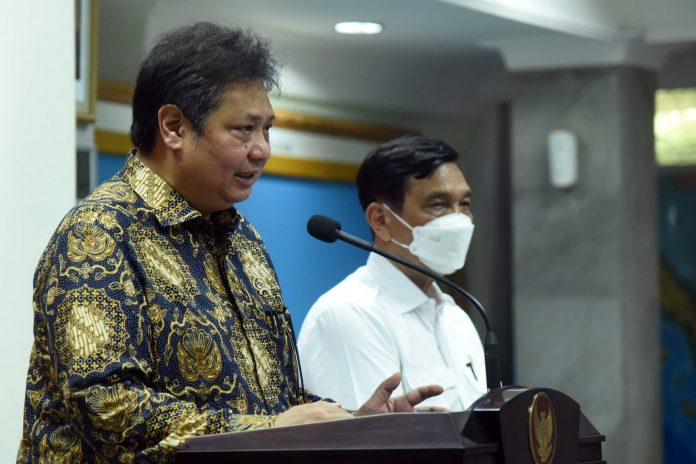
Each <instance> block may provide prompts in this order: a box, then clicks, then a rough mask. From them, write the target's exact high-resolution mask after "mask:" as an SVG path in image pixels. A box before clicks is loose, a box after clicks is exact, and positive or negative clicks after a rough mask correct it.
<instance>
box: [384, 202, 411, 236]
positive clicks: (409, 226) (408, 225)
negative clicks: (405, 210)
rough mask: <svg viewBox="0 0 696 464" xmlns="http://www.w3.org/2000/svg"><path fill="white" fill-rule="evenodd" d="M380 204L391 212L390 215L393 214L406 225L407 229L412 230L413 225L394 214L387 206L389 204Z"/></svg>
mask: <svg viewBox="0 0 696 464" xmlns="http://www.w3.org/2000/svg"><path fill="white" fill-rule="evenodd" d="M382 206H384V207H385V208H387V211H389V212H390V213H391V214H392V216H394V217H395V218H396V219H398V220H399V222H400V223H402V224H403V225H404V226H406V227H408V228H409V230H411V231H413V227H411V225H410V224H409V223H408V222H406V221H404V220H403V219H402V218H401V216H399V215H398V214H396V213H395V212H394V211H392V209H391V208H390V207H389V205H387V204H386V203H382ZM397 243H398V242H397Z"/></svg>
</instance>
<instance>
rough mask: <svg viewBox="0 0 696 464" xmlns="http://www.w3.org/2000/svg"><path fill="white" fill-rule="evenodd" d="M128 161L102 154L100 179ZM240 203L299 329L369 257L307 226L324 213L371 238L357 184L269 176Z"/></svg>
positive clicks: (121, 157)
mask: <svg viewBox="0 0 696 464" xmlns="http://www.w3.org/2000/svg"><path fill="white" fill-rule="evenodd" d="M125 159H126V158H124V157H123V156H114V155H106V154H100V155H99V161H98V168H97V173H98V174H97V178H98V180H99V183H101V182H103V181H105V180H107V179H109V178H110V177H111V176H112V175H114V174H115V173H116V172H117V171H118V170H119V169H120V168H121V167H122V166H123V163H124V161H125ZM237 207H238V209H239V210H240V211H241V212H242V214H244V215H245V216H246V217H247V219H249V221H250V222H251V223H252V224H253V225H254V226H255V227H256V229H257V230H258V231H259V233H260V234H261V237H262V238H263V240H264V242H265V243H266V247H267V248H268V251H269V253H270V255H271V259H272V260H273V264H274V266H275V268H276V271H277V272H278V279H279V280H280V285H281V289H282V292H283V296H284V298H285V304H286V305H287V306H288V308H290V311H291V313H292V319H293V324H294V325H295V329H296V330H297V331H298V332H299V330H300V327H301V325H302V321H303V320H304V317H305V315H306V314H307V311H308V310H309V307H310V306H311V305H312V303H313V302H314V301H315V300H316V299H317V298H318V297H319V296H320V295H321V294H322V293H324V292H325V291H326V290H328V289H329V288H331V287H332V286H333V285H335V284H336V283H338V282H339V281H341V279H343V278H344V277H345V276H346V275H348V274H349V273H350V272H352V271H353V270H354V269H355V268H356V267H358V266H360V265H362V264H364V262H365V260H366V259H367V252H364V251H362V250H358V249H355V248H353V247H351V246H349V245H347V244H345V243H343V242H337V243H333V244H328V243H324V242H320V241H318V240H316V239H314V238H312V237H311V236H309V234H308V233H307V228H306V225H307V220H308V219H309V218H310V217H311V216H312V215H313V214H324V215H326V216H330V217H333V218H334V219H336V220H338V221H339V222H340V223H341V225H342V228H343V230H345V231H346V232H349V233H352V234H354V235H358V236H359V237H362V238H364V239H366V240H369V239H370V237H371V236H370V229H369V227H368V226H367V224H366V223H365V220H364V216H363V212H362V208H361V207H360V204H359V202H358V195H357V190H356V188H355V186H354V185H353V184H349V183H343V182H325V181H314V180H305V179H299V178H289V177H280V176H271V175H264V176H262V177H261V179H260V180H259V181H258V183H257V184H256V185H255V186H254V191H253V193H252V195H251V197H250V198H249V199H248V200H246V201H244V202H242V203H240V204H238V205H237Z"/></svg>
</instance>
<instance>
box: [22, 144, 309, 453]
mask: <svg viewBox="0 0 696 464" xmlns="http://www.w3.org/2000/svg"><path fill="white" fill-rule="evenodd" d="M33 302H34V345H33V349H32V354H31V360H30V366H29V372H28V377H27V390H26V400H25V417H24V433H23V438H22V442H21V445H20V449H19V453H18V462H61V463H72V462H75V463H77V462H162V461H171V460H172V459H173V452H174V450H175V448H176V447H177V446H178V445H180V444H181V443H182V442H183V441H184V440H185V439H186V438H188V437H191V436H194V435H201V434H209V433H217V432H227V431H236V430H248V429H257V428H267V427H271V426H272V425H273V423H274V421H275V417H276V416H277V414H279V413H280V412H282V411H284V410H286V409H287V408H289V407H290V406H292V405H295V404H298V403H299V398H298V396H299V392H298V381H297V376H296V365H297V364H296V357H295V352H294V351H293V349H292V347H293V345H292V336H293V335H292V331H291V327H290V320H289V314H288V313H287V310H286V309H285V307H284V305H283V299H282V297H281V293H280V289H279V286H278V281H277V278H276V274H275V270H274V268H273V266H272V264H271V261H270V259H269V256H268V254H267V252H266V249H265V248H264V246H263V243H262V242H261V238H260V237H259V235H258V233H257V232H256V230H255V229H254V228H253V227H252V226H251V224H249V223H248V222H247V221H246V220H245V219H244V217H243V216H242V215H241V214H239V213H238V212H236V210H234V209H230V210H228V211H225V212H221V213H216V214H213V215H212V216H211V218H210V219H206V218H204V217H202V216H201V214H200V213H199V212H198V211H196V210H195V209H194V208H193V207H192V206H191V205H190V204H188V203H187V202H186V201H185V200H184V199H183V198H182V197H181V196H180V195H179V194H178V193H177V192H176V191H175V190H174V189H173V188H172V187H171V186H169V185H168V184H167V183H166V182H165V181H164V180H163V179H161V178H160V177H158V176H157V175H156V174H155V173H154V172H152V171H151V170H150V169H149V168H147V167H146V166H145V165H144V164H143V163H142V162H141V161H140V160H139V159H138V158H137V156H136V155H135V154H131V156H130V157H129V158H128V160H127V162H126V165H125V166H124V168H123V169H122V170H121V172H119V173H118V174H117V175H116V176H114V177H113V178H112V179H111V180H109V181H107V182H106V183H104V184H103V185H101V186H100V187H99V188H97V189H96V190H95V191H94V192H93V193H92V194H91V195H89V197H88V198H87V199H85V200H84V201H83V202H82V203H80V204H79V205H78V206H77V207H75V208H73V210H71V211H70V212H69V213H68V214H67V216H66V217H65V218H64V219H63V221H62V223H61V224H60V225H59V226H58V229H57V230H56V232H55V234H54V235H53V237H52V238H51V240H50V242H49V244H48V246H47V247H46V250H45V251H44V254H43V256H42V257H41V260H40V261H39V265H38V267H37V270H36V274H35V276H34V301H33ZM315 399H316V398H315V397H312V398H311V400H315Z"/></svg>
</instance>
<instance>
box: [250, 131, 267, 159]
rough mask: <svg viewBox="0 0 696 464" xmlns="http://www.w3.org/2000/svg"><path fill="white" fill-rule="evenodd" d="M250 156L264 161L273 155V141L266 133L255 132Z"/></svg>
mask: <svg viewBox="0 0 696 464" xmlns="http://www.w3.org/2000/svg"><path fill="white" fill-rule="evenodd" d="M249 157H250V158H252V159H255V160H263V161H265V160H268V158H270V157H271V143H270V140H269V139H268V138H267V136H266V135H265V134H263V133H254V136H253V137H252V140H251V147H250V149H249Z"/></svg>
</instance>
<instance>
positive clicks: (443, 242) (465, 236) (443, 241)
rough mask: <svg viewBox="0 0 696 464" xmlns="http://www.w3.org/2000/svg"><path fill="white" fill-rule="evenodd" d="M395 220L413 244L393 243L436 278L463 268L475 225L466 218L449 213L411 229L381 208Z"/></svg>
mask: <svg viewBox="0 0 696 464" xmlns="http://www.w3.org/2000/svg"><path fill="white" fill-rule="evenodd" d="M382 206H384V207H385V208H386V209H387V210H389V212H390V213H392V214H393V215H394V217H395V218H397V219H398V220H399V222H401V223H402V224H403V225H404V226H406V227H408V228H409V229H411V232H412V234H413V240H412V241H411V243H410V244H408V245H404V244H403V243H400V242H397V241H396V240H394V239H393V238H392V239H391V241H392V242H394V243H396V244H397V245H399V246H402V247H404V248H406V249H407V250H408V251H410V252H411V253H413V254H414V255H415V256H418V258H419V259H420V260H421V261H422V262H423V264H425V265H426V266H428V267H429V268H430V269H432V270H433V271H435V272H437V273H438V274H442V275H447V274H452V273H453V272H455V271H457V270H459V269H461V268H463V267H464V262H465V261H466V253H467V251H469V244H470V243H471V237H472V235H473V234H474V224H473V223H472V222H471V218H470V217H469V216H467V215H466V214H462V213H452V214H447V215H445V216H440V217H438V218H435V219H433V220H432V221H429V222H427V223H425V224H423V225H422V226H416V227H411V225H410V224H408V223H407V222H406V221H404V220H403V219H401V218H400V217H399V215H398V214H396V213H395V212H394V211H392V210H391V208H389V206H387V205H385V204H383V205H382Z"/></svg>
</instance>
